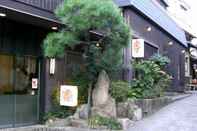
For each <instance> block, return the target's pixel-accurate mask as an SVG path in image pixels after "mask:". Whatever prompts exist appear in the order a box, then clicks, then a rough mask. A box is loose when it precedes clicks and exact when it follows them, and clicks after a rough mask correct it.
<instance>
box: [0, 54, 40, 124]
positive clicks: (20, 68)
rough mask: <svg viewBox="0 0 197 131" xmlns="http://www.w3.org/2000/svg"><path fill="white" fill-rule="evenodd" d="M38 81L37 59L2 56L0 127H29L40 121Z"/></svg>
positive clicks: (0, 69) (0, 59) (0, 62)
mask: <svg viewBox="0 0 197 131" xmlns="http://www.w3.org/2000/svg"><path fill="white" fill-rule="evenodd" d="M38 80H39V62H38V59H37V58H36V57H32V56H11V55H0V107H1V108H0V127H13V126H23V125H30V124H34V123H36V122H37V121H38V118H39V90H38V89H39V88H38ZM33 82H34V83H33ZM33 84H34V85H33ZM32 87H33V88H32Z"/></svg>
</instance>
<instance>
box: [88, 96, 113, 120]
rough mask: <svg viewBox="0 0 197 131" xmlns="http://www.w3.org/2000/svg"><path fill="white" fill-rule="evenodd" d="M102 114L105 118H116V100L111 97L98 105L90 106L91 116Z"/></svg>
mask: <svg viewBox="0 0 197 131" xmlns="http://www.w3.org/2000/svg"><path fill="white" fill-rule="evenodd" d="M96 115H99V116H102V117H107V118H116V102H115V100H114V99H113V98H109V99H108V101H107V102H106V103H105V104H103V105H99V106H95V107H92V108H91V116H96Z"/></svg>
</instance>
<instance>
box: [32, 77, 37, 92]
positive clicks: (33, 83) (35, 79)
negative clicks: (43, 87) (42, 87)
mask: <svg viewBox="0 0 197 131" xmlns="http://www.w3.org/2000/svg"><path fill="white" fill-rule="evenodd" d="M31 82H32V83H31V85H32V89H38V79H37V78H32V81H31Z"/></svg>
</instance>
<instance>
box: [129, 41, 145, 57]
mask: <svg viewBox="0 0 197 131" xmlns="http://www.w3.org/2000/svg"><path fill="white" fill-rule="evenodd" d="M131 48H132V57H134V58H143V57H144V40H143V39H133V40H132V46H131Z"/></svg>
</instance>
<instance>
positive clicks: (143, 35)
mask: <svg viewBox="0 0 197 131" xmlns="http://www.w3.org/2000/svg"><path fill="white" fill-rule="evenodd" d="M115 2H116V4H117V5H118V6H119V7H120V8H122V10H123V14H124V17H125V19H126V21H127V23H129V25H130V26H131V27H132V31H133V39H143V40H144V58H145V59H146V58H149V57H151V56H152V55H153V54H155V53H160V54H163V55H165V56H167V57H169V58H170V60H171V63H170V64H169V65H168V67H167V68H166V70H167V72H168V73H169V74H170V75H171V76H172V77H173V79H172V85H171V87H170V88H169V90H170V91H180V92H182V91H184V88H185V50H186V49H187V46H188V45H187V41H186V36H185V32H184V30H182V28H181V27H179V26H178V25H177V24H176V23H175V21H174V20H173V19H171V18H170V17H169V16H168V14H167V13H166V11H165V10H164V9H162V8H161V7H159V5H160V4H162V5H163V6H164V7H165V6H167V5H168V3H167V2H166V1H164V0H162V1H152V0H140V1H137V0H116V1H115ZM158 2H159V3H158ZM158 4H159V5H158ZM131 43H132V42H131ZM131 50H132V49H131V46H130V47H128V48H127V49H126V50H125V54H124V55H125V57H124V58H125V64H129V63H130V61H131V59H133V58H132V55H131V54H132V52H131ZM130 72H132V71H130ZM124 76H126V78H125V79H131V77H132V75H131V73H127V72H125V74H124Z"/></svg>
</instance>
